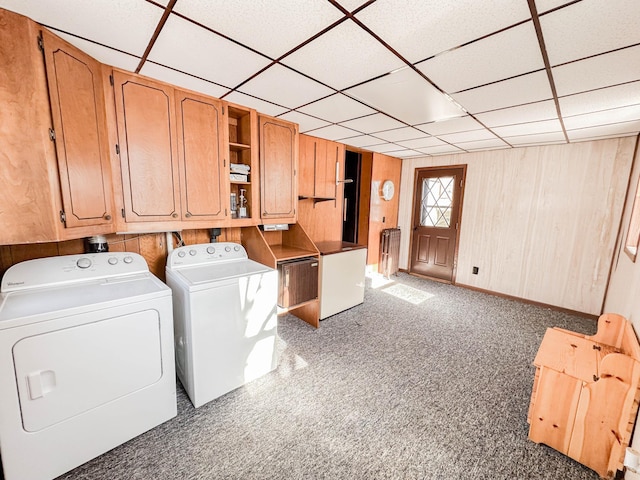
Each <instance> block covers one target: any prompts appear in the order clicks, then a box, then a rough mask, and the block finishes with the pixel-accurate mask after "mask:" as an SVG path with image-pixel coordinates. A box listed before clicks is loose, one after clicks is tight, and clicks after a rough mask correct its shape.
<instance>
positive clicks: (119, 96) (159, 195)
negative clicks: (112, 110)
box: [114, 71, 180, 222]
mask: <svg viewBox="0 0 640 480" xmlns="http://www.w3.org/2000/svg"><path fill="white" fill-rule="evenodd" d="M114 89H115V103H116V115H117V119H118V139H119V140H118V141H119V144H120V164H121V172H122V189H123V197H124V198H123V200H124V210H125V219H126V221H127V222H153V221H163V220H175V219H179V218H180V186H179V174H178V160H177V148H176V142H175V139H176V133H175V122H174V119H175V112H174V94H173V89H172V88H171V87H169V86H167V85H164V84H161V83H156V82H152V81H150V80H147V79H145V78H142V77H139V76H136V75H127V74H125V73H122V72H119V71H115V72H114Z"/></svg>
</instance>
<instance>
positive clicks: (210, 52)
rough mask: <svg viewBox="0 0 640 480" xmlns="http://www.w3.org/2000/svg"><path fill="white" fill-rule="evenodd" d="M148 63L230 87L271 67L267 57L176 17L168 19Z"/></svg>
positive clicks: (172, 16)
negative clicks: (268, 66)
mask: <svg viewBox="0 0 640 480" xmlns="http://www.w3.org/2000/svg"><path fill="white" fill-rule="evenodd" d="M178 39H179V41H178ZM149 60H152V61H154V62H156V63H159V64H161V65H165V66H168V67H172V68H175V69H176V70H180V71H182V72H186V73H190V74H191V75H195V76H197V77H200V78H203V79H205V80H210V81H212V82H216V83H218V84H220V85H225V86H227V87H235V86H236V85H238V84H239V83H240V82H242V81H243V80H245V79H246V78H247V77H249V76H250V75H252V74H254V73H255V72H257V71H258V70H260V69H261V68H263V67H265V66H266V65H268V64H269V60H268V59H266V58H265V57H263V56H261V55H257V54H255V53H253V52H252V51H250V50H247V49H246V48H244V47H240V46H238V45H236V44H235V43H233V42H230V41H229V40H226V39H224V38H222V37H221V36H219V35H216V34H215V33H211V32H209V31H207V30H205V29H203V28H200V27H198V26H197V25H195V24H193V23H191V22H189V21H187V20H184V19H182V18H180V17H178V16H176V15H171V16H169V18H168V19H167V23H166V24H165V26H164V28H163V29H162V31H161V32H160V35H159V36H158V39H157V40H156V43H155V44H154V45H153V48H152V49H151V52H150V54H149Z"/></svg>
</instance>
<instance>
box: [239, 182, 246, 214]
mask: <svg viewBox="0 0 640 480" xmlns="http://www.w3.org/2000/svg"><path fill="white" fill-rule="evenodd" d="M246 193H247V191H246V190H245V189H244V188H241V189H240V197H239V198H240V203H239V210H238V212H239V213H238V217H239V218H247V196H246Z"/></svg>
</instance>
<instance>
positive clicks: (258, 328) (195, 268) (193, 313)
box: [166, 242, 278, 407]
mask: <svg viewBox="0 0 640 480" xmlns="http://www.w3.org/2000/svg"><path fill="white" fill-rule="evenodd" d="M166 274H167V285H169V286H170V287H171V289H172V291H173V320H174V329H175V330H174V336H175V351H176V371H177V374H178V378H179V379H180V381H181V383H182V385H183V386H184V388H185V390H186V391H187V394H188V395H189V398H190V399H191V402H192V403H193V405H194V406H195V407H199V406H201V405H203V404H205V403H207V402H209V401H211V400H213V399H215V398H218V397H220V396H221V395H224V394H225V393H227V392H230V391H231V390H234V389H236V388H238V387H240V386H241V385H244V384H245V383H247V382H250V381H251V380H254V379H256V378H258V377H260V376H262V375H264V374H266V373H268V372H270V371H272V370H273V369H275V368H276V366H277V363H278V358H277V350H276V337H277V324H278V320H277V311H276V302H277V298H278V272H277V270H274V269H273V268H269V267H267V266H265V265H262V264H260V263H258V262H255V261H253V260H250V259H249V258H248V256H247V252H246V251H245V249H244V247H243V246H242V245H240V244H237V243H230V242H220V243H208V244H200V245H189V246H186V247H180V248H177V249H175V250H173V251H172V252H171V254H170V255H169V258H168V260H167V268H166Z"/></svg>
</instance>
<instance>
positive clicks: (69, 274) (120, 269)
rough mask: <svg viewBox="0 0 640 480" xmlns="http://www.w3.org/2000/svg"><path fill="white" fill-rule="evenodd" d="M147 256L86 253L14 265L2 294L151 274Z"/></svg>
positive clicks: (4, 278)
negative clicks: (145, 257) (101, 279)
mask: <svg viewBox="0 0 640 480" xmlns="http://www.w3.org/2000/svg"><path fill="white" fill-rule="evenodd" d="M148 272H149V267H148V265H147V262H146V260H145V259H144V257H142V256H141V255H139V254H137V253H133V252H113V253H111V252H101V253H83V254H79V255H61V256H57V257H47V258H36V259H35V260H27V261H25V262H20V263H17V264H15V265H13V266H12V267H11V268H9V270H7V272H6V273H5V274H4V277H3V278H2V286H1V287H0V291H2V292H10V291H15V290H23V289H27V288H35V287H43V286H50V285H58V284H60V285H61V284H65V283H73V282H79V281H87V280H95V279H100V278H109V277H119V276H123V275H133V274H138V273H148Z"/></svg>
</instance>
